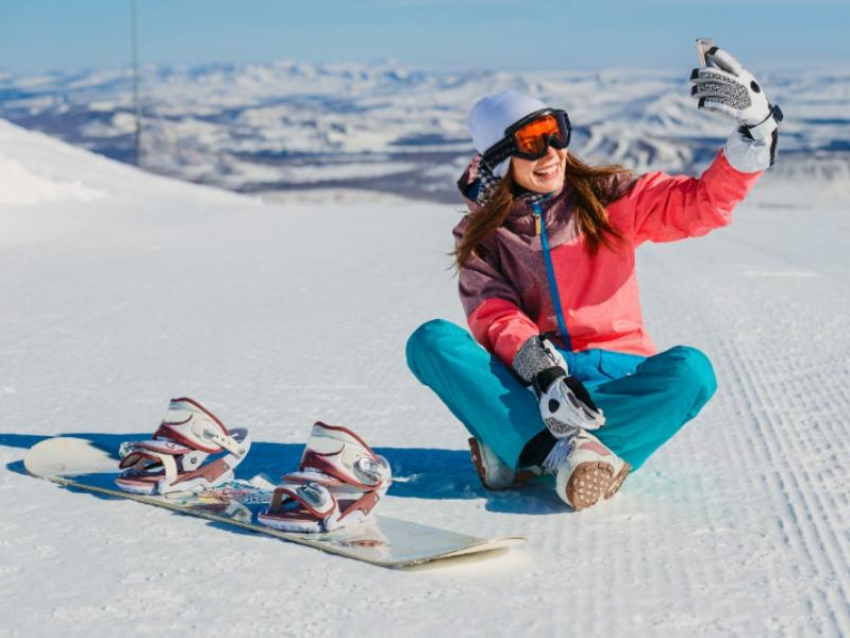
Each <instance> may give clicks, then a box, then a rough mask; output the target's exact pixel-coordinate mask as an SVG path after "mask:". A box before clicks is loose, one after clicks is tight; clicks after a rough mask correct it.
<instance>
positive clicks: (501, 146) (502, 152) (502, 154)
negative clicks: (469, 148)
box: [481, 136, 516, 170]
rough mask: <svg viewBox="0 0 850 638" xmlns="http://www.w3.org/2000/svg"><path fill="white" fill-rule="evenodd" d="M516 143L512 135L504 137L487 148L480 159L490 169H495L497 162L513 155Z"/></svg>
mask: <svg viewBox="0 0 850 638" xmlns="http://www.w3.org/2000/svg"><path fill="white" fill-rule="evenodd" d="M515 149H516V145H515V143H514V139H513V136H511V137H505V138H503V139H501V140H500V141H498V142H496V143H495V144H494V145H493V146H491V147H490V148H488V149H487V150H486V151H485V152H484V155H482V156H481V161H482V162H484V163H485V164H487V166H489V167H490V169H491V170H492V169H495V168H496V167H497V166H498V165H499V164H501V163H502V162H504V161H505V160H506V159H508V158H509V157H510V156H511V155H513V153H514V150H515Z"/></svg>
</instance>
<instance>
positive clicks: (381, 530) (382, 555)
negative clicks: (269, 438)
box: [24, 437, 525, 568]
mask: <svg viewBox="0 0 850 638" xmlns="http://www.w3.org/2000/svg"><path fill="white" fill-rule="evenodd" d="M24 467H25V468H26V470H27V472H29V473H30V474H32V475H33V476H36V477H39V478H44V479H47V480H49V481H52V482H53V483H57V484H59V485H62V486H64V487H66V488H69V489H71V490H75V489H76V490H84V491H87V492H93V493H96V494H100V495H102V496H107V497H114V498H122V499H127V500H131V501H136V502H138V503H143V504H145V505H154V506H156V507H163V508H166V509H169V510H172V511H174V512H178V513H180V514H185V515H188V516H195V517H198V518H204V519H208V520H211V521H216V522H217V523H222V524H225V525H231V526H233V527H237V528H241V529H246V530H250V531H252V532H256V533H258V534H264V535H266V536H273V537H275V538H279V539H281V540H284V541H289V542H292V543H298V544H300V545H306V546H308V547H313V548H316V549H320V550H322V551H325V552H328V553H330V554H336V555H338V556H345V557H347V558H352V559H355V560H359V561H363V562H366V563H370V564H372V565H378V566H381V567H389V568H407V567H413V566H416V565H421V564H423V563H430V562H433V561H437V560H444V559H449V558H454V557H457V556H469V555H473V554H490V555H493V554H497V553H503V552H504V551H506V550H507V549H509V548H510V547H512V546H514V545H516V544H518V543H521V542H523V541H524V540H525V539H524V538H522V537H519V536H515V537H506V538H491V539H485V538H478V537H476V536H470V535H468V534H461V533H458V532H452V531H448V530H445V529H440V528H437V527H431V526H428V525H422V524H420V523H415V522H412V521H406V520H401V519H396V518H390V517H387V516H373V517H371V519H370V520H368V521H366V522H364V523H361V524H358V525H353V526H351V527H350V528H343V529H340V530H334V531H332V532H328V533H322V534H315V533H311V534H304V533H291V532H282V531H279V530H276V529H273V528H271V527H267V526H265V525H263V524H261V523H259V522H258V520H257V514H259V513H260V512H262V511H263V510H264V509H265V508H266V507H267V506H268V503H269V501H270V500H271V497H272V491H273V486H271V485H270V484H269V483H268V482H266V481H264V480H262V479H260V478H255V479H253V480H250V481H246V480H234V481H231V482H229V483H226V484H224V485H222V486H219V487H216V488H215V489H208V490H206V491H203V492H200V493H195V494H192V493H188V492H182V493H177V494H168V495H165V496H159V495H156V496H147V495H141V494H131V493H129V492H124V491H121V490H120V489H118V488H117V487H116V486H115V482H114V480H115V476H116V474H117V473H118V472H119V469H118V459H117V458H116V457H114V456H112V455H111V454H110V453H109V452H108V451H107V450H104V449H101V448H99V447H97V446H96V445H95V444H94V443H93V442H91V441H89V440H86V439H80V438H71V437H57V438H52V439H46V440H44V441H41V442H40V443H37V444H36V445H34V446H33V447H32V448H30V449H29V451H27V453H26V456H24ZM500 550H501V551H500Z"/></svg>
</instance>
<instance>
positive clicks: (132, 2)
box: [130, 0, 142, 166]
mask: <svg viewBox="0 0 850 638" xmlns="http://www.w3.org/2000/svg"><path fill="white" fill-rule="evenodd" d="M130 26H131V28H132V37H131V41H132V47H133V104H134V106H135V110H136V166H141V165H142V163H141V162H142V103H141V100H140V99H139V38H138V33H137V32H136V0H130Z"/></svg>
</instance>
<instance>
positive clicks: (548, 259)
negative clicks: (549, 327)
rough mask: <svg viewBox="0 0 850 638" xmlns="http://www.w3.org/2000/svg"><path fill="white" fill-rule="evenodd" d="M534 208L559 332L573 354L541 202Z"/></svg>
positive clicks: (536, 203) (534, 205)
mask: <svg viewBox="0 0 850 638" xmlns="http://www.w3.org/2000/svg"><path fill="white" fill-rule="evenodd" d="M532 207H533V208H534V217H535V220H534V221H535V225H536V226H537V229H538V230H539V231H540V242H541V244H542V245H543V261H544V262H545V263H546V277H547V278H548V279H549V290H550V292H551V293H552V305H553V306H554V307H555V316H556V317H557V318H558V331H559V332H560V333H561V339H563V340H564V345H565V346H566V348H567V350H569V351H570V352H572V349H573V347H572V344H571V343H570V334H569V333H568V332H567V322H566V321H564V311H563V306H562V305H561V295H560V294H559V293H558V282H557V281H556V280H555V269H554V268H553V267H552V254H551V252H550V250H549V237H548V236H547V235H546V224H545V223H544V222H543V211H541V209H540V202H534V204H532Z"/></svg>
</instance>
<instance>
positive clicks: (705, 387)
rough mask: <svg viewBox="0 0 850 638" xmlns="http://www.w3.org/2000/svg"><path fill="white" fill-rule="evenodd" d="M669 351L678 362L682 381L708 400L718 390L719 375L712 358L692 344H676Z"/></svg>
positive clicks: (678, 372) (677, 365) (678, 371)
mask: <svg viewBox="0 0 850 638" xmlns="http://www.w3.org/2000/svg"><path fill="white" fill-rule="evenodd" d="M668 353H669V354H670V357H671V359H672V360H673V361H674V362H675V364H676V370H677V374H678V376H679V377H680V380H681V383H682V384H685V385H687V386H689V387H692V388H693V389H694V390H695V391H696V393H697V395H698V396H699V397H700V398H701V399H702V400H703V401H708V400H709V399H710V398H711V396H712V395H713V394H714V392H715V391H716V390H717V377H716V376H715V374H714V366H713V365H711V360H710V359H709V358H708V357H707V356H705V354H703V353H702V352H701V351H699V350H697V349H696V348H691V347H690V346H676V347H674V348H671V349H670V350H668Z"/></svg>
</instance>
